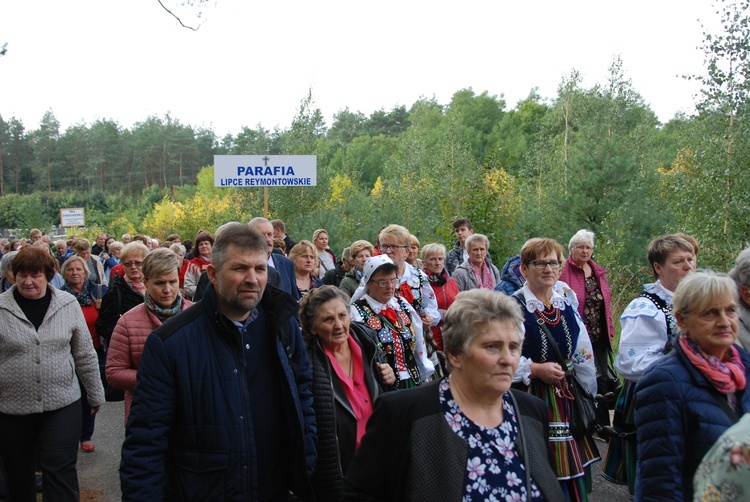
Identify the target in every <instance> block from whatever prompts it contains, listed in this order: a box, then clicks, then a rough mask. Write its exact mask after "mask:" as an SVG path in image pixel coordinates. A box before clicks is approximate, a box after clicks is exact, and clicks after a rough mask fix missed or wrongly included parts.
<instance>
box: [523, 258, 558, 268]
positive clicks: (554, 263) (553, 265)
mask: <svg viewBox="0 0 750 502" xmlns="http://www.w3.org/2000/svg"><path fill="white" fill-rule="evenodd" d="M530 263H531V264H532V265H534V267H536V268H537V269H539V270H544V269H545V268H547V265H549V267H550V268H551V269H552V270H557V269H558V268H560V265H562V262H561V261H559V260H555V261H541V260H534V261H532V262H530Z"/></svg>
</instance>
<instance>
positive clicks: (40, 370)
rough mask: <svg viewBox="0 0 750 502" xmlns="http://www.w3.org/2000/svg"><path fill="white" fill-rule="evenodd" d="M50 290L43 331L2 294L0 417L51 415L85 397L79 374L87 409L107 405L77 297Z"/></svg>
mask: <svg viewBox="0 0 750 502" xmlns="http://www.w3.org/2000/svg"><path fill="white" fill-rule="evenodd" d="M48 287H49V288H50V289H51V291H52V299H51V301H50V305H49V308H48V309H47V314H46V315H45V316H44V320H43V321H42V324H41V325H40V326H39V331H37V330H35V329H34V326H33V325H32V324H31V322H30V321H29V320H28V319H27V318H26V316H25V315H24V313H23V311H21V308H20V307H19V306H18V303H16V300H15V298H14V297H13V292H14V291H15V289H16V286H13V287H12V288H11V289H9V290H8V291H6V292H5V293H3V294H2V295H0V413H6V414H9V415H29V414H32V413H42V412H46V411H53V410H58V409H60V408H63V407H65V406H68V405H69V404H72V403H74V402H75V401H76V400H78V399H80V397H81V390H80V387H79V385H78V379H77V378H76V372H77V373H78V376H79V377H80V378H81V381H82V382H83V385H84V387H85V388H86V393H87V394H88V401H89V405H90V406H92V407H95V406H100V405H101V404H102V403H103V402H104V388H103V387H102V381H101V377H100V375H99V361H98V358H97V355H96V351H95V350H94V345H93V343H92V341H91V334H90V333H89V329H88V327H87V326H86V321H85V320H84V318H83V312H82V311H81V307H80V306H79V305H78V302H77V301H76V299H75V297H74V296H73V295H71V294H69V293H66V292H64V291H60V290H58V289H54V288H52V287H51V286H48Z"/></svg>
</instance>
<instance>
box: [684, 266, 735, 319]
mask: <svg viewBox="0 0 750 502" xmlns="http://www.w3.org/2000/svg"><path fill="white" fill-rule="evenodd" d="M724 298H732V299H733V300H734V301H735V302H737V301H738V295H737V285H736V283H735V282H734V281H733V280H732V278H731V277H729V276H728V275H726V274H720V273H717V272H714V271H713V270H699V271H697V272H693V273H692V274H688V275H687V276H685V277H684V278H683V279H682V280H680V283H679V284H678V285H677V289H675V292H674V299H673V301H672V311H673V312H674V315H675V317H677V315H678V314H679V315H681V316H687V315H690V314H692V313H694V312H702V311H704V310H706V309H707V308H709V307H710V306H711V305H714V304H715V303H716V301H717V300H719V299H724Z"/></svg>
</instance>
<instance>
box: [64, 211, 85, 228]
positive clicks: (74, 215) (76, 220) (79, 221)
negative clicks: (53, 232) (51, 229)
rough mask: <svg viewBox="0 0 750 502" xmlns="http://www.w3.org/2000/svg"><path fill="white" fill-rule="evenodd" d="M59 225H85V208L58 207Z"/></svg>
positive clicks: (65, 226)
mask: <svg viewBox="0 0 750 502" xmlns="http://www.w3.org/2000/svg"><path fill="white" fill-rule="evenodd" d="M60 226H61V227H63V228H67V227H85V226H86V209H85V208H83V207H64V208H61V209H60Z"/></svg>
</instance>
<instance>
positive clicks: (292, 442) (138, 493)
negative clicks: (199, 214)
mask: <svg viewBox="0 0 750 502" xmlns="http://www.w3.org/2000/svg"><path fill="white" fill-rule="evenodd" d="M259 309H263V310H264V311H265V319H266V322H267V330H266V333H267V334H268V336H269V337H272V340H273V343H272V344H271V345H269V348H271V350H273V348H275V349H276V350H275V351H274V352H273V353H271V354H269V356H270V357H271V358H273V359H274V360H275V361H277V362H278V364H279V369H280V372H279V378H280V379H281V380H280V381H279V382H274V383H270V382H263V381H262V380H261V381H259V382H258V385H259V386H260V387H259V388H260V389H261V390H262V389H263V388H271V387H276V386H277V385H276V384H278V387H279V388H280V389H282V393H281V395H280V396H279V399H280V400H281V405H282V406H283V408H284V410H286V412H287V414H286V421H284V422H282V423H279V424H278V427H279V431H280V432H281V433H282V434H285V435H286V438H287V440H286V441H285V443H286V444H288V445H289V448H290V449H291V451H290V452H289V454H288V458H289V463H288V465H287V466H286V469H285V475H286V478H287V486H288V488H289V489H290V490H292V491H293V492H294V493H295V494H296V495H297V496H298V497H299V498H300V499H302V500H305V501H306V500H312V487H311V485H310V481H309V475H310V474H311V473H312V471H313V469H314V466H315V458H316V449H315V442H316V429H315V413H314V411H313V408H312V389H311V381H312V377H311V374H310V363H309V361H308V359H307V355H306V354H305V347H304V343H303V341H302V336H301V334H300V328H299V324H298V322H297V320H296V318H295V317H294V314H295V312H296V310H297V303H296V302H295V301H294V300H293V299H292V297H291V296H290V295H289V294H288V293H286V292H284V291H281V290H279V289H277V288H274V287H272V286H267V287H266V289H265V291H264V293H263V297H262V299H261V302H260V306H259ZM245 349H246V347H245V346H243V345H242V343H241V338H240V335H239V332H238V330H237V328H236V327H235V326H234V324H232V323H231V322H230V321H229V320H228V319H227V318H225V317H224V316H223V315H222V314H221V312H220V311H219V306H218V303H217V299H216V295H215V293H214V289H213V288H207V290H206V292H205V294H204V296H203V299H202V300H201V301H200V302H197V303H195V304H193V306H192V307H191V308H189V309H187V310H185V311H184V312H182V313H181V314H180V315H177V316H175V317H174V318H172V319H169V320H167V321H166V322H165V323H164V324H163V325H162V326H161V327H159V328H158V329H157V330H156V331H154V332H153V333H152V334H151V335H149V337H148V339H147V340H146V344H145V345H144V348H143V356H142V358H141V362H140V365H139V368H138V375H137V380H138V381H137V384H136V390H135V393H134V395H133V404H132V407H131V409H130V417H129V418H128V423H127V430H126V437H125V442H124V444H123V447H122V462H121V463H120V482H121V487H122V500H125V501H130V500H133V501H136V500H137V501H142V500H149V501H152V500H154V501H155V500H179V501H189V500H195V501H201V502H202V501H205V500H224V501H233V500H236V501H246V500H257V499H258V485H257V480H256V479H255V476H256V475H257V467H258V465H260V463H261V462H263V460H264V459H262V458H257V456H256V450H255V448H254V447H253V445H254V441H253V431H252V423H251V422H252V421H251V420H250V417H251V415H252V410H251V403H249V402H248V397H249V394H250V389H249V386H248V379H247V375H246V373H247V372H249V371H250V370H249V369H248V368H247V367H246V365H245V358H244V352H243V351H244V350H245Z"/></svg>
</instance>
